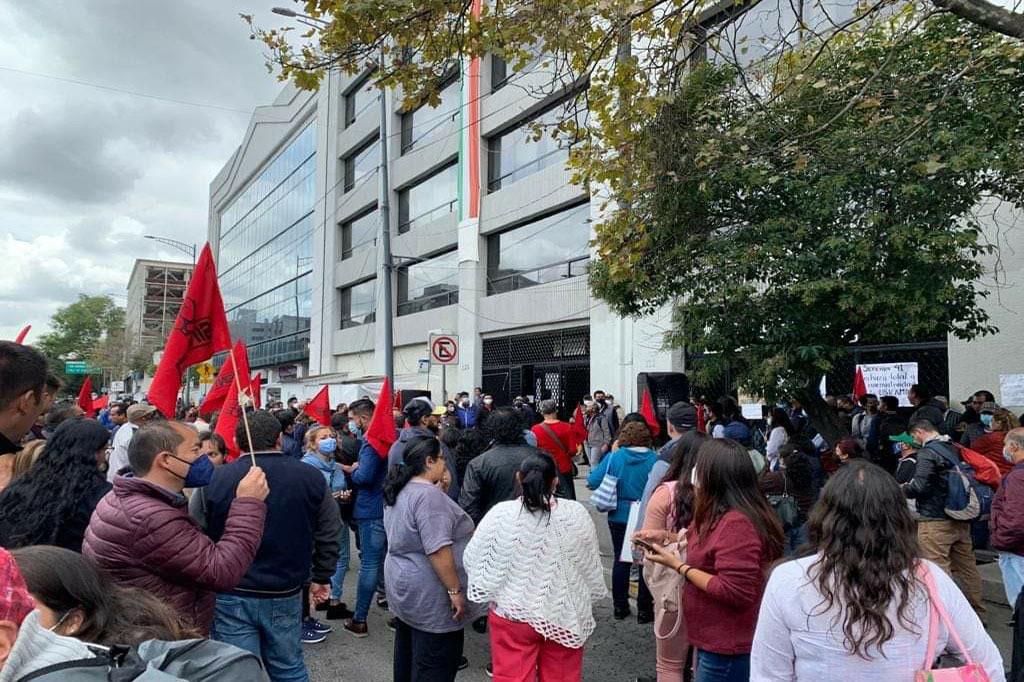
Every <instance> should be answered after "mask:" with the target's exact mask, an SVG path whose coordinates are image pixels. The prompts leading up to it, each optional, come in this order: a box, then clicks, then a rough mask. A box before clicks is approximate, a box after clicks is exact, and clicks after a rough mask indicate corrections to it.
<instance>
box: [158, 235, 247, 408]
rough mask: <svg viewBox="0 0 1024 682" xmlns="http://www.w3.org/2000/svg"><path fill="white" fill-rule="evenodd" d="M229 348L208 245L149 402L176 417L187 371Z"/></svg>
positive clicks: (226, 326)
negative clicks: (179, 393) (177, 402)
mask: <svg viewBox="0 0 1024 682" xmlns="http://www.w3.org/2000/svg"><path fill="white" fill-rule="evenodd" d="M230 347H231V334H230V332H229V331H228V318H227V315H225V314H224V302H223V300H222V299H221V296H220V287H219V286H218V285H217V270H216V267H215V266H214V264H213V255H212V254H211V253H210V245H209V244H206V245H205V246H203V252H202V253H201V254H200V255H199V262H197V263H196V267H195V270H194V271H193V273H192V279H191V280H190V281H189V283H188V290H187V291H186V292H185V299H184V300H183V301H182V303H181V309H180V310H179V311H178V318H177V319H176V320H175V321H174V329H172V330H171V333H170V334H168V336H167V344H166V345H165V346H164V353H163V357H161V358H160V366H159V367H157V369H156V376H155V377H154V378H153V383H152V385H151V386H150V387H149V403H150V404H151V405H153V406H155V407H156V408H157V409H158V410H160V412H162V413H163V415H164V416H165V417H167V418H168V419H171V418H173V417H174V409H175V406H176V399H177V396H178V389H179V388H181V377H182V375H183V374H184V373H185V370H186V369H188V368H189V367H190V366H192V365H194V364H196V363H199V362H203V361H205V360H208V359H210V357H212V356H213V354H214V353H217V352H219V351H222V350H227V349H229V348H230ZM246 376H248V375H246Z"/></svg>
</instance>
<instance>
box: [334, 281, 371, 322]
mask: <svg viewBox="0 0 1024 682" xmlns="http://www.w3.org/2000/svg"><path fill="white" fill-rule="evenodd" d="M376 311H377V280H376V279H369V280H366V281H365V282H362V283H361V284H354V285H352V286H350V287H346V288H344V289H342V290H341V328H342V329H347V328H349V327H358V326H359V325H362V324H369V323H371V322H373V321H374V320H375V319H377V313H376Z"/></svg>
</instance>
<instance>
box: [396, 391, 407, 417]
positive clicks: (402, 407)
mask: <svg viewBox="0 0 1024 682" xmlns="http://www.w3.org/2000/svg"><path fill="white" fill-rule="evenodd" d="M395 409H396V410H398V411H399V412H402V411H403V410H405V405H403V404H402V392H401V391H395Z"/></svg>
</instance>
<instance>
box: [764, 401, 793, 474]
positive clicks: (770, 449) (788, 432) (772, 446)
mask: <svg viewBox="0 0 1024 682" xmlns="http://www.w3.org/2000/svg"><path fill="white" fill-rule="evenodd" d="M768 425H769V426H770V427H771V430H770V431H769V432H768V443H767V445H766V446H765V454H766V455H767V457H768V469H770V470H771V471H774V470H776V469H778V468H779V449H780V448H781V447H782V446H783V445H785V444H786V443H787V442H788V441H789V439H790V438H792V437H793V436H795V435H796V429H795V428H793V422H792V421H790V419H789V415H788V414H786V411H785V410H783V409H782V408H779V407H773V408H772V411H771V412H770V413H769V416H768Z"/></svg>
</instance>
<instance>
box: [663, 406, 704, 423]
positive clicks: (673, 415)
mask: <svg viewBox="0 0 1024 682" xmlns="http://www.w3.org/2000/svg"><path fill="white" fill-rule="evenodd" d="M665 419H666V420H667V421H668V423H669V424H671V425H672V426H674V427H676V428H677V429H695V428H697V408H696V407H694V406H693V405H691V404H690V403H688V402H685V401H682V400H680V401H679V402H678V403H673V404H672V407H670V408H668V412H667V413H666V414H665Z"/></svg>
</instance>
